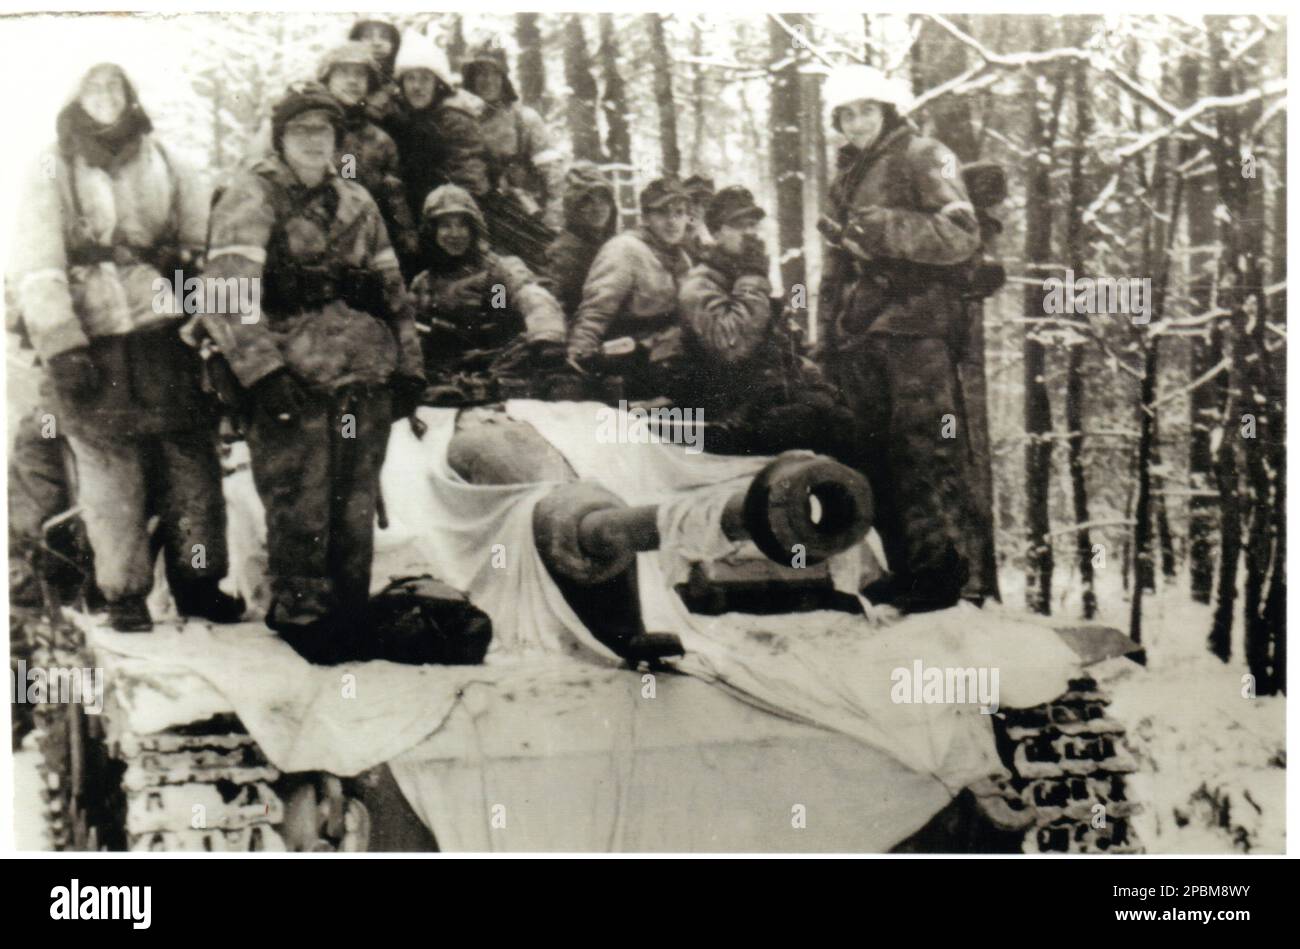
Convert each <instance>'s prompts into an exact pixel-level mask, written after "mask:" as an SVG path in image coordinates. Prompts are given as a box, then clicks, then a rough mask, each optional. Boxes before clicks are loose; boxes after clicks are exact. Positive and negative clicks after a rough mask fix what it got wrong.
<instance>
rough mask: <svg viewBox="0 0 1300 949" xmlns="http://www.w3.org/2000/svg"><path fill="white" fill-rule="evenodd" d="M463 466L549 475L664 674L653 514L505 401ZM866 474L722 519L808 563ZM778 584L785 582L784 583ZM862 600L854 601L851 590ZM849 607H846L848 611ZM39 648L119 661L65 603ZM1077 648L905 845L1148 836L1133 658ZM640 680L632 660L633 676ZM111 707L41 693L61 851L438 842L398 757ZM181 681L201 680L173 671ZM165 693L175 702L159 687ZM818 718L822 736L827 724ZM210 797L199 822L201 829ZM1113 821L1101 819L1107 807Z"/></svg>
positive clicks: (613, 604) (779, 557)
mask: <svg viewBox="0 0 1300 949" xmlns="http://www.w3.org/2000/svg"><path fill="white" fill-rule="evenodd" d="M447 461H448V463H449V465H450V466H451V467H452V468H453V469H454V470H455V471H456V472H457V473H458V474H460V476H461V477H462V478H464V480H466V481H468V482H470V483H473V484H484V485H486V484H512V483H522V482H530V483H531V482H538V481H554V482H557V484H556V486H555V487H554V488H553V489H552V490H551V491H550V492H549V494H548V495H547V496H545V497H544V498H543V499H542V500H541V501H540V502H539V503H538V504H537V505H536V507H535V509H534V513H533V531H534V536H535V540H536V542H537V548H538V551H539V554H540V556H541V558H542V561H543V563H544V564H545V565H546V568H547V570H548V571H549V573H550V574H551V576H552V577H553V578H554V580H555V581H556V583H557V585H558V587H559V589H560V591H561V592H562V593H563V594H564V596H565V597H566V598H567V599H568V601H569V603H570V604H571V605H572V606H573V608H574V610H575V612H576V613H577V614H578V616H579V617H580V618H581V619H582V620H583V621H584V623H586V624H587V626H588V628H589V629H590V630H591V631H592V632H593V634H595V635H596V636H597V637H598V638H599V639H601V640H602V641H603V642H605V643H606V644H607V645H609V646H610V647H611V648H612V649H613V650H614V651H615V652H616V653H618V654H619V655H621V656H622V657H623V658H624V659H625V660H626V661H627V663H628V664H629V665H632V666H645V665H648V666H650V667H652V668H662V667H663V665H664V664H665V663H666V662H667V661H668V659H669V658H670V657H671V656H673V655H675V654H678V653H680V652H681V648H682V646H681V642H680V640H678V639H677V637H676V636H675V635H674V633H673V631H672V630H656V631H647V630H646V629H645V627H644V624H643V623H642V620H641V615H640V610H639V600H638V596H637V589H636V584H637V582H638V578H637V571H636V553H637V552H639V551H646V550H653V549H656V548H657V547H658V546H659V544H660V542H661V538H660V537H659V536H658V528H657V526H656V525H657V513H658V512H657V510H656V509H655V507H653V506H629V505H627V504H626V503H624V502H623V501H622V500H621V499H620V498H619V497H618V496H617V495H615V494H613V493H612V492H610V491H608V490H606V489H604V488H602V487H601V486H599V485H596V484H592V483H589V482H583V481H581V480H580V479H579V478H578V477H577V475H576V473H575V472H574V470H573V469H572V468H571V467H570V465H569V464H568V462H567V461H566V460H565V459H564V457H563V456H562V455H561V454H560V452H559V451H558V450H557V449H556V448H555V447H553V446H552V445H551V444H550V443H549V442H547V441H546V439H544V438H543V437H542V436H541V435H540V434H539V433H538V432H537V431H536V430H535V429H533V428H532V427H531V426H529V425H527V424H526V423H523V422H518V421H515V420H512V419H510V418H508V417H507V416H506V415H505V413H504V412H503V411H501V410H500V409H492V410H489V409H475V410H466V411H462V412H461V413H460V416H459V422H458V425H457V431H456V434H455V435H454V437H453V438H452V439H451V442H450V444H449V446H448V450H447ZM871 518H872V499H871V495H870V491H869V489H868V488H867V486H866V483H865V481H863V480H862V479H861V477H860V476H859V475H857V474H856V473H855V472H853V471H851V470H849V469H846V468H844V467H843V466H841V465H839V464H838V463H836V462H834V461H833V460H831V459H827V458H824V457H817V456H808V455H795V456H783V457H780V458H778V459H776V461H774V462H773V463H771V464H770V465H768V466H767V467H766V468H765V469H763V470H762V471H761V472H760V473H759V474H758V475H757V476H756V477H754V478H753V479H752V481H751V482H750V483H749V484H748V485H746V486H745V487H744V489H743V490H738V491H736V492H735V493H734V494H733V495H732V496H731V497H730V498H728V500H727V503H726V504H725V505H724V507H723V512H722V514H721V515H720V520H719V527H720V529H721V530H722V532H723V533H724V534H725V536H726V537H728V538H729V539H732V540H741V539H751V540H753V541H754V542H755V543H756V545H757V546H758V547H759V549H760V550H762V551H763V553H764V554H766V556H767V557H768V563H769V564H771V565H772V567H773V568H774V569H778V570H780V569H789V568H786V567H784V566H783V562H785V561H788V557H789V553H790V549H791V547H792V546H793V545H795V544H801V545H803V546H804V548H805V550H806V556H807V562H808V564H809V567H808V568H806V569H808V570H809V571H811V570H814V569H816V567H817V564H818V563H819V562H824V561H825V559H826V558H828V557H830V556H832V555H833V554H835V553H837V552H839V551H841V550H844V549H846V548H847V547H849V546H851V545H853V544H855V543H857V542H858V541H859V540H860V539H861V538H862V536H863V534H864V533H865V532H866V531H867V529H868V527H869V526H870V522H871ZM774 582H775V583H776V584H777V585H780V579H779V575H778V580H777V581H774ZM849 599H852V598H851V597H850V598H849ZM846 608H847V607H846ZM27 632H28V634H29V642H30V643H31V652H30V661H31V663H32V664H33V665H38V666H43V667H47V668H54V667H62V668H77V667H83V666H93V665H96V664H98V663H100V662H103V661H105V657H103V656H95V655H93V654H92V652H91V650H90V649H89V647H88V646H87V643H86V639H85V637H84V636H83V635H82V634H81V631H80V629H79V627H78V626H77V625H74V624H72V623H70V622H68V621H67V619H66V617H63V616H61V615H60V614H59V613H58V611H54V612H53V613H51V614H50V615H49V616H46V617H35V618H33V619H32V621H31V622H29V623H28V624H27ZM1044 635H1045V636H1052V635H1055V636H1058V637H1060V638H1061V639H1062V640H1064V641H1065V642H1066V643H1067V644H1069V645H1070V646H1071V647H1072V648H1074V650H1075V651H1076V653H1077V654H1078V655H1079V656H1080V661H1081V665H1083V666H1084V667H1085V673H1084V674H1082V675H1080V676H1079V677H1077V678H1075V679H1074V680H1073V681H1071V683H1070V686H1069V689H1068V690H1067V691H1066V692H1065V693H1064V694H1062V695H1060V696H1058V697H1056V698H1055V699H1054V700H1053V701H1051V702H1048V703H1046V704H1044V705H1041V706H1037V707H1034V708H1003V709H1002V710H1001V711H1000V712H999V713H998V714H997V715H996V716H995V717H994V719H995V720H994V732H995V738H996V741H997V746H998V751H999V754H1000V755H1001V757H1002V759H1003V762H1004V764H1005V765H1006V767H1007V769H1008V770H1009V772H1010V774H1011V778H1010V780H1008V781H1005V782H1002V783H1001V784H999V785H997V786H996V787H992V788H989V787H982V788H975V789H971V790H968V791H967V792H963V793H962V794H961V795H959V796H958V797H956V798H954V799H953V800H952V802H951V803H949V804H948V805H947V806H945V807H943V808H942V809H941V810H939V811H938V812H937V813H936V814H935V815H934V817H933V818H932V819H931V820H930V822H929V823H928V824H926V825H925V826H924V827H922V828H921V829H920V830H918V831H916V832H915V833H914V834H912V835H911V836H909V837H907V838H906V839H904V840H902V841H900V842H899V843H897V844H896V845H895V846H894V847H893V849H895V850H898V851H908V852H955V851H968V852H1015V851H1027V852H1088V853H1128V852H1134V851H1135V850H1138V849H1139V844H1138V841H1137V840H1136V837H1135V835H1134V833H1133V829H1132V824H1131V817H1132V815H1133V813H1134V812H1135V811H1136V810H1137V807H1138V805H1137V804H1135V803H1134V802H1132V801H1130V800H1128V786H1127V784H1126V777H1127V775H1128V774H1130V773H1131V772H1133V771H1134V770H1136V768H1137V765H1136V762H1135V761H1134V758H1133V756H1132V755H1131V754H1130V753H1129V752H1128V751H1127V750H1126V748H1125V745H1124V729H1123V726H1122V725H1121V724H1120V723H1118V722H1116V721H1115V720H1113V719H1112V718H1110V717H1109V716H1108V715H1107V704H1108V700H1107V698H1106V696H1105V695H1104V694H1102V693H1101V692H1100V691H1099V689H1098V688H1097V684H1096V682H1095V681H1094V680H1093V679H1091V678H1090V677H1088V676H1087V674H1086V666H1087V664H1088V663H1090V662H1092V661H1095V660H1099V659H1102V658H1106V657H1109V656H1115V655H1125V654H1129V655H1132V654H1133V645H1132V643H1131V642H1129V641H1128V640H1127V638H1126V637H1124V636H1122V635H1121V634H1119V633H1118V632H1117V631H1114V630H1106V629H1103V628H1098V627H1089V628H1076V629H1061V628H1052V627H1050V626H1047V625H1045V626H1044ZM629 674H631V673H629ZM109 680H110V688H109V695H108V696H107V699H106V703H105V709H106V711H105V714H102V715H87V714H86V712H85V710H84V709H83V707H82V706H81V705H78V704H75V703H72V704H69V703H59V702H54V701H49V702H43V703H41V704H39V705H38V706H37V707H36V713H35V719H36V733H37V747H38V748H39V749H40V752H41V755H42V762H43V763H42V769H41V770H42V779H43V782H44V788H43V799H44V805H45V818H46V823H47V826H48V828H49V832H50V839H51V843H52V844H53V846H54V847H55V848H57V849H64V850H98V849H109V850H127V849H130V850H199V851H218V850H226V851H230V850H238V851H248V850H280V849H286V850H296V851H304V850H318V851H359V850H376V851H384V850H386V851H429V850H435V849H437V848H438V841H437V840H436V839H435V838H434V836H433V834H432V833H431V831H430V830H429V828H428V827H427V826H426V825H425V823H424V822H423V821H422V820H421V819H420V818H419V817H418V816H417V814H416V812H415V810H414V809H413V807H412V805H411V803H410V802H408V801H407V800H406V799H405V797H404V796H403V793H402V791H401V789H400V787H399V786H398V783H397V781H396V779H395V778H394V776H393V773H392V772H391V771H390V769H389V766H388V765H381V766H378V767H374V768H371V769H369V770H368V771H365V772H363V773H361V774H358V775H354V776H351V777H339V776H335V775H331V774H325V773H297V774H285V773H282V772H281V771H280V770H279V769H278V768H276V767H275V765H274V764H273V763H272V762H270V761H269V760H268V759H267V757H266V756H265V755H264V754H263V752H262V751H261V749H260V748H259V747H258V745H257V742H256V741H255V740H254V738H253V737H252V736H250V735H249V734H248V733H247V731H246V730H245V728H244V727H243V724H242V723H241V722H240V721H239V720H238V719H237V718H236V717H235V715H234V714H233V712H232V713H222V714H217V715H214V716H212V717H209V718H204V719H203V720H200V721H193V722H189V723H187V724H183V725H177V726H171V727H168V728H166V729H164V730H162V731H154V732H148V733H137V732H135V731H133V730H132V728H131V727H130V726H129V725H124V724H123V723H122V721H120V720H116V719H115V717H114V716H113V714H111V712H112V704H113V694H112V693H113V690H114V689H118V688H124V689H131V688H134V687H136V686H137V685H138V683H134V682H133V681H132V679H131V674H130V671H129V670H125V669H124V670H121V674H116V675H113V676H111V677H109ZM173 685H174V686H175V689H176V690H184V689H185V688H186V683H185V682H182V681H177V682H175V683H173ZM161 700H163V701H166V697H165V696H163V697H162V699H161ZM816 733H817V730H816V729H812V730H811V732H810V734H816ZM196 804H197V805H201V810H202V813H203V815H204V817H203V821H202V822H201V823H199V824H196V823H195V820H194V814H195V813H196V811H195V807H196ZM1099 804H1100V805H1101V806H1102V807H1103V808H1104V813H1105V815H1106V820H1104V821H1102V822H1101V823H1100V824H1098V823H1097V821H1096V820H1095V817H1096V813H1097V811H1096V809H1097V806H1098V805H1099Z"/></svg>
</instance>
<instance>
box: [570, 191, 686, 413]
mask: <svg viewBox="0 0 1300 949" xmlns="http://www.w3.org/2000/svg"><path fill="white" fill-rule="evenodd" d="M688 205H689V202H688V199H687V197H686V192H685V191H683V190H682V186H681V183H680V182H679V181H677V179H675V178H659V179H656V180H654V181H652V182H650V184H648V185H646V187H645V189H644V190H643V191H642V192H641V218H642V221H643V222H644V223H643V224H642V225H641V226H640V227H637V228H634V229H633V230H630V231H624V232H623V233H621V234H619V235H617V236H616V237H612V238H610V239H609V241H607V242H606V243H605V246H603V247H602V248H601V249H600V252H599V253H598V254H596V259H595V261H594V262H593V263H592V265H591V270H590V271H589V272H588V273H587V282H586V283H585V284H583V288H582V303H581V304H580V305H579V306H578V312H577V314H576V316H575V318H574V321H573V325H572V326H571V327H570V328H569V359H570V361H571V362H573V363H574V364H575V365H579V366H586V367H588V368H589V369H591V368H595V370H596V371H600V365H601V362H602V359H601V349H602V344H604V343H606V342H608V341H611V340H615V339H618V338H621V337H631V338H632V340H634V341H635V343H636V348H637V353H638V359H637V360H633V361H629V362H628V363H627V364H626V366H625V368H621V369H619V370H618V371H619V372H620V373H621V374H622V375H623V378H624V386H625V394H626V396H627V398H628V399H634V400H636V399H652V398H657V397H662V396H668V397H671V394H672V392H673V391H674V390H675V389H676V387H677V385H678V382H679V379H678V375H679V374H680V372H681V371H682V368H683V365H682V358H683V350H682V327H681V321H680V319H679V316H678V308H677V293H678V290H679V288H680V286H681V281H682V278H683V277H685V276H686V272H687V271H688V270H690V267H691V261H690V258H689V257H687V256H686V252H685V251H684V250H682V241H683V240H685V238H686V226H687V220H688V214H689V212H688Z"/></svg>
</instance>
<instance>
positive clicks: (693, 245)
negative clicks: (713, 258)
mask: <svg viewBox="0 0 1300 949" xmlns="http://www.w3.org/2000/svg"><path fill="white" fill-rule="evenodd" d="M682 187H683V188H684V189H685V190H686V195H687V197H689V198H690V199H691V221H690V224H689V225H688V226H687V228H686V240H685V242H684V244H683V246H684V247H685V248H686V253H687V254H689V255H690V258H691V262H692V263H699V261H700V254H701V253H702V252H703V251H704V248H705V247H707V246H709V245H710V244H712V243H713V236H712V235H711V234H710V233H709V229H708V227H707V226H706V225H705V223H704V218H705V216H706V215H707V213H708V210H709V202H710V201H712V200H713V195H714V194H715V193H716V189H715V188H714V186H713V179H712V178H710V177H708V176H706V175H691V176H690V177H689V178H687V179H686V180H685V181H684V182H682Z"/></svg>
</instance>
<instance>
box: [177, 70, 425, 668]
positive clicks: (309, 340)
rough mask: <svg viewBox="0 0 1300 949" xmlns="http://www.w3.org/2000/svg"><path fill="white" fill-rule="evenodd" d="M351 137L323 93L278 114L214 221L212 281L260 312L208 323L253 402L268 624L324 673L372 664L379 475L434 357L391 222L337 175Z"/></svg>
mask: <svg viewBox="0 0 1300 949" xmlns="http://www.w3.org/2000/svg"><path fill="white" fill-rule="evenodd" d="M344 123H345V118H344V115H343V110H342V109H341V108H340V107H339V105H338V103H337V101H336V100H335V99H334V97H333V96H331V95H330V93H329V92H328V91H327V90H326V89H325V88H324V87H322V86H320V85H318V84H316V83H300V84H296V85H294V86H291V87H290V89H289V90H288V91H287V92H286V94H285V95H284V96H283V97H282V98H281V99H280V100H279V102H277V103H276V105H275V107H274V110H273V113H272V137H273V142H274V147H275V154H274V155H272V156H269V157H268V158H265V159H263V160H262V161H260V162H258V163H257V164H255V165H253V166H252V168H250V169H249V170H247V171H245V172H242V173H240V174H239V175H237V176H236V177H235V178H234V179H233V180H232V182H231V184H230V185H229V186H228V187H227V188H226V189H225V191H224V192H223V193H222V194H221V195H220V197H219V198H218V199H217V201H216V202H215V203H214V205H213V208H212V224H211V236H210V246H209V249H208V262H207V271H206V272H207V275H208V276H210V277H214V278H230V277H237V278H244V279H253V278H257V279H259V280H260V281H261V301H260V310H259V312H257V313H256V314H254V315H253V318H252V319H249V318H247V317H244V318H240V319H230V318H227V317H224V316H222V315H219V314H205V315H204V316H203V318H202V323H201V328H200V329H201V331H202V332H205V333H207V334H208V335H210V337H211V339H212V341H213V342H214V343H215V344H216V346H217V348H218V349H219V350H220V352H221V353H222V354H223V355H224V358H225V360H226V362H228V364H229V368H230V369H231V370H232V371H233V375H234V377H235V379H236V380H237V382H238V384H239V385H240V386H241V387H242V389H243V390H244V391H245V393H246V394H247V395H246V398H247V403H248V406H247V416H248V418H247V433H248V447H249V452H250V455H251V463H252V469H253V480H254V482H255V484H256V486H257V491H258V494H259V495H260V496H261V498H262V503H263V504H264V505H265V506H266V522H267V546H268V553H269V561H270V574H271V593H272V603H271V607H270V609H269V611H268V613H267V618H266V622H267V625H268V626H270V627H271V628H272V629H274V630H276V631H277V632H279V633H280V634H281V636H283V637H284V638H285V639H286V640H287V641H288V642H289V643H290V644H291V645H292V646H294V648H296V649H297V650H298V651H299V652H300V653H302V654H303V655H304V656H305V657H307V658H308V659H310V660H312V661H317V662H325V663H328V662H334V661H338V660H341V659H343V658H349V657H351V656H354V655H356V652H357V650H358V648H360V647H359V644H358V643H357V642H356V641H355V639H356V637H357V636H358V635H359V634H360V633H361V631H362V630H363V629H364V617H365V610H366V604H367V601H368V596H369V589H370V566H371V560H372V555H373V543H374V523H375V511H376V503H377V497H378V484H379V481H378V479H379V469H380V467H381V465H382V464H383V460H384V454H385V451H386V449H387V445H388V434H389V429H390V426H391V424H392V422H393V420H394V419H395V418H401V417H404V416H407V415H409V414H411V413H412V412H414V410H415V407H416V406H417V405H418V404H419V399H420V396H421V394H422V392H423V389H424V371H423V368H422V366H421V362H422V360H421V357H420V344H419V340H418V339H417V337H416V332H415V324H414V323H413V322H412V320H411V315H410V309H409V301H408V299H407V294H406V290H405V286H404V284H403V282H402V277H401V273H400V272H399V269H398V264H397V256H396V254H395V253H394V252H393V248H392V246H391V245H390V244H389V241H388V233H387V231H386V230H385V228H384V222H383V220H382V218H381V216H380V213H379V209H378V208H377V207H376V205H375V201H374V199H373V198H372V197H371V196H370V193H369V192H368V191H367V190H366V189H365V188H363V187H362V186H361V185H360V184H358V183H357V182H355V181H349V180H347V179H346V178H342V177H339V176H338V175H336V174H334V173H333V172H332V171H331V170H330V160H331V158H332V157H333V156H334V154H335V151H336V148H337V140H338V138H339V137H340V135H341V134H342V131H343V128H344V127H345V126H344Z"/></svg>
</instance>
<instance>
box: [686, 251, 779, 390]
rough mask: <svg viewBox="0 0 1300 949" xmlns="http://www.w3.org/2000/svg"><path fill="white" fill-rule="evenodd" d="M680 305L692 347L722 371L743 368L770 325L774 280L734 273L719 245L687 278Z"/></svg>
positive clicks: (703, 258) (765, 336)
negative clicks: (772, 282) (772, 281)
mask: <svg viewBox="0 0 1300 949" xmlns="http://www.w3.org/2000/svg"><path fill="white" fill-rule="evenodd" d="M678 302H679V305H680V308H681V319H682V325H683V326H685V327H686V330H687V332H688V334H689V338H690V340H691V342H692V345H694V346H696V347H697V348H698V350H699V351H700V352H701V353H703V354H705V355H706V356H707V357H708V359H709V361H710V363H711V364H712V365H715V366H718V367H720V368H723V369H732V368H735V367H737V366H742V365H744V364H745V362H746V361H747V360H749V359H750V358H751V357H752V356H753V355H754V353H755V352H756V351H757V349H758V347H759V344H760V343H762V342H763V340H764V339H766V338H767V336H768V331H769V329H770V327H771V323H772V284H771V281H769V280H768V279H767V277H765V276H760V275H758V274H752V273H741V274H738V273H736V271H735V268H734V266H733V265H732V262H731V261H729V260H728V259H727V255H726V254H725V253H724V252H723V251H722V250H721V249H720V248H718V247H717V246H716V245H715V246H712V247H710V248H709V249H708V252H707V253H705V254H704V255H703V256H702V258H701V260H700V262H699V263H697V264H696V265H695V266H694V267H692V268H691V269H690V272H689V273H687V275H686V279H685V280H683V281H682V287H681V290H680V291H679V293H678Z"/></svg>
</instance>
